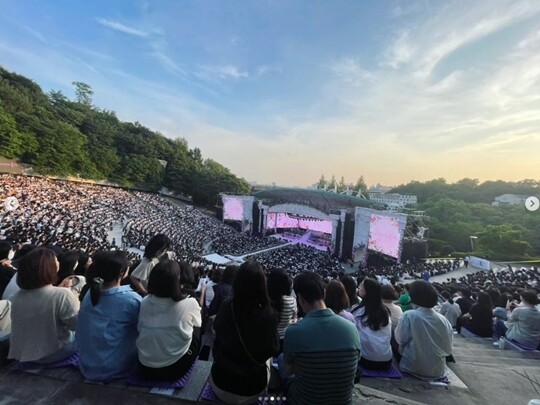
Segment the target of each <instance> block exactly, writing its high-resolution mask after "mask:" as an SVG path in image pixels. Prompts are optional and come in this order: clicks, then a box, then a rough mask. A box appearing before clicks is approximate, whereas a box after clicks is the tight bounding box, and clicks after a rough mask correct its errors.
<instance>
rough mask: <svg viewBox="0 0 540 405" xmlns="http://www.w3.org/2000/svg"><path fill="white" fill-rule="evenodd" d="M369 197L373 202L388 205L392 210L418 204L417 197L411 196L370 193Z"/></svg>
mask: <svg viewBox="0 0 540 405" xmlns="http://www.w3.org/2000/svg"><path fill="white" fill-rule="evenodd" d="M368 197H369V199H370V200H371V201H374V202H378V203H381V204H386V205H388V207H390V208H405V207H406V206H408V205H414V204H416V203H417V202H418V201H417V198H416V196H415V195H411V194H397V193H381V192H369V193H368Z"/></svg>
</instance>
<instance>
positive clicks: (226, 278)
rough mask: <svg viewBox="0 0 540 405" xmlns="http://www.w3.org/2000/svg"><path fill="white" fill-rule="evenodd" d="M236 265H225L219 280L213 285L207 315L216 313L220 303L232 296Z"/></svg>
mask: <svg viewBox="0 0 540 405" xmlns="http://www.w3.org/2000/svg"><path fill="white" fill-rule="evenodd" d="M237 270H238V267H236V266H232V265H229V266H227V267H225V270H223V273H222V274H221V281H220V282H219V284H218V285H215V286H214V298H212V302H211V303H210V306H209V307H208V315H209V316H213V315H216V314H217V313H218V311H219V309H220V308H221V304H222V303H223V302H225V301H226V300H227V299H229V298H231V297H232V294H233V282H234V278H235V276H236V272H237Z"/></svg>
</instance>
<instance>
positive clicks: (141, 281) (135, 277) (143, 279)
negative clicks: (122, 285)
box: [131, 234, 171, 297]
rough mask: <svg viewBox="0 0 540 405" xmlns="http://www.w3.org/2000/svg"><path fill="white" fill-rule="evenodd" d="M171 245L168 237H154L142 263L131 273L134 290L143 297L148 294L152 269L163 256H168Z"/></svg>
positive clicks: (146, 249)
mask: <svg viewBox="0 0 540 405" xmlns="http://www.w3.org/2000/svg"><path fill="white" fill-rule="evenodd" d="M170 244H171V241H170V239H169V238H168V237H167V236H166V235H163V234H158V235H155V236H153V237H152V239H150V241H149V242H148V244H147V245H146V248H145V249H144V257H143V258H142V260H141V263H140V264H139V265H138V266H137V268H136V269H135V270H133V273H131V282H132V284H133V288H134V289H135V290H136V291H137V292H138V293H139V294H141V295H142V296H143V297H144V296H145V295H146V294H148V291H147V287H148V279H149V277H150V273H151V272H152V269H153V268H154V266H155V265H156V264H158V263H159V260H160V259H161V258H162V257H163V256H166V255H167V252H166V250H167V249H168V248H169V246H170Z"/></svg>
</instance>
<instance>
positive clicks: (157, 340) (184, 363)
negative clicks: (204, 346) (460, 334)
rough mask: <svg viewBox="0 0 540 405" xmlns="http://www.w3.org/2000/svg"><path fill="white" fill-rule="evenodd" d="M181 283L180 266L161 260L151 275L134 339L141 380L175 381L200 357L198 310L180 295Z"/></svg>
mask: <svg viewBox="0 0 540 405" xmlns="http://www.w3.org/2000/svg"><path fill="white" fill-rule="evenodd" d="M186 282H189V280H187V281H186ZM182 284H183V280H182V278H181V270H180V266H179V265H178V263H177V262H175V261H172V260H163V261H161V262H160V263H159V264H158V265H157V266H156V267H154V269H153V270H152V273H151V274H150V279H149V280H148V296H146V297H145V298H144V300H143V302H142V304H141V313H140V315H139V325H138V329H139V338H138V339H137V348H138V351H139V369H140V371H141V374H142V376H143V377H144V378H147V379H150V380H168V381H174V380H178V379H179V378H181V377H182V376H183V375H185V374H186V372H187V371H188V370H189V369H190V367H191V366H192V365H193V362H194V361H195V359H196V358H197V355H198V354H199V347H200V339H199V336H200V327H201V308H200V307H199V303H198V302H197V300H196V299H195V298H193V297H188V296H187V295H186V294H184V293H183V292H182Z"/></svg>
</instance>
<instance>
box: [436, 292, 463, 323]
mask: <svg viewBox="0 0 540 405" xmlns="http://www.w3.org/2000/svg"><path fill="white" fill-rule="evenodd" d="M441 296H442V297H443V298H444V302H443V304H442V305H441V308H440V309H439V313H440V314H441V315H443V316H444V317H445V318H446V319H448V322H450V325H452V328H455V327H456V323H457V320H458V318H459V317H460V316H461V309H460V308H459V305H458V304H456V303H455V302H454V298H453V297H452V294H450V293H449V292H448V291H446V290H445V291H443V292H442V293H441Z"/></svg>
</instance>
